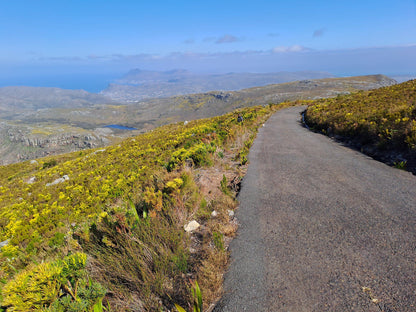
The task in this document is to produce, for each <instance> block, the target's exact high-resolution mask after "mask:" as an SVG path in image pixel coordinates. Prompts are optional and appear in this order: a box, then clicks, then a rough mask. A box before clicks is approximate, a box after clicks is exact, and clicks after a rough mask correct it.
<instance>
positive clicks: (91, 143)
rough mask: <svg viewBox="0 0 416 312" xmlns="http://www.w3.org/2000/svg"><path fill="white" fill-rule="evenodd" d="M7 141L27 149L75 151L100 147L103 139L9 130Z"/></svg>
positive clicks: (67, 134) (88, 136)
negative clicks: (64, 147) (33, 133)
mask: <svg viewBox="0 0 416 312" xmlns="http://www.w3.org/2000/svg"><path fill="white" fill-rule="evenodd" d="M7 134H8V139H9V141H10V142H13V143H21V144H22V145H24V146H27V147H39V148H55V147H59V146H72V147H74V148H77V149H84V148H93V147H97V146H101V145H102V143H103V139H102V138H100V137H97V136H94V135H91V134H85V135H81V134H75V133H63V134H56V135H48V136H39V135H32V134H28V133H25V132H24V131H22V130H21V129H13V128H11V129H9V130H8V131H7Z"/></svg>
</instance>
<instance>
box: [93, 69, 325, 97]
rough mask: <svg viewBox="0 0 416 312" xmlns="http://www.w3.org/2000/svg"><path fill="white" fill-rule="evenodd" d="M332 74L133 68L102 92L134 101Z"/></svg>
mask: <svg viewBox="0 0 416 312" xmlns="http://www.w3.org/2000/svg"><path fill="white" fill-rule="evenodd" d="M330 77H333V76H332V75H331V74H329V73H323V72H307V71H303V72H278V73H264V74H262V73H228V74H215V75H214V74H196V73H192V72H189V71H186V70H170V71H164V72H158V71H147V70H140V69H133V70H131V71H129V72H128V73H127V74H126V75H125V76H124V77H122V78H121V79H119V80H118V81H116V82H115V83H112V84H110V85H109V86H108V87H107V88H106V89H105V90H103V91H102V92H101V94H103V95H106V96H108V97H110V98H112V99H114V100H117V101H123V102H125V101H127V102H135V101H140V100H144V99H148V98H162V97H171V96H177V95H184V94H190V93H202V92H208V91H212V90H218V91H231V90H240V89H245V88H251V87H256V86H264V85H268V84H276V83H285V82H291V81H298V80H305V79H321V78H330Z"/></svg>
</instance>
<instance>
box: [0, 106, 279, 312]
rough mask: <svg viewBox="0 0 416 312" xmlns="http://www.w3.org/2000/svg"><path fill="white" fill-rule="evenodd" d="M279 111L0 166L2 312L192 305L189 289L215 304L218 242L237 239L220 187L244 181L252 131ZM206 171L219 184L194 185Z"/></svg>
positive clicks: (222, 261) (221, 262)
mask: <svg viewBox="0 0 416 312" xmlns="http://www.w3.org/2000/svg"><path fill="white" fill-rule="evenodd" d="M279 107H281V106H279ZM276 109H277V106H268V107H265V108H264V107H254V108H247V109H243V110H239V111H238V112H233V113H229V114H227V115H224V116H221V117H215V118H211V119H204V120H196V121H192V122H189V123H188V124H184V123H177V124H172V125H168V126H164V127H161V128H158V129H156V130H154V131H152V132H149V133H146V134H143V135H140V136H138V137H135V138H131V139H128V140H125V141H123V142H122V143H120V144H119V145H115V146H110V147H107V148H105V149H101V150H97V149H96V150H88V151H81V152H75V153H72V154H65V155H61V156H54V157H53V158H45V159H41V160H39V161H32V162H24V163H20V164H14V165H9V166H4V167H2V168H1V170H0V242H1V243H2V244H1V245H0V246H2V247H1V251H0V279H1V284H0V310H1V309H3V311H38V310H39V311H103V310H105V309H107V310H109V309H112V310H114V311H132V310H134V311H137V310H144V311H156V310H166V309H174V304H175V303H176V304H179V305H181V306H183V307H190V306H192V303H191V302H192V298H191V295H190V293H191V292H190V289H191V285H193V283H194V281H196V280H197V281H198V282H199V285H200V287H201V290H202V292H203V294H204V302H207V303H209V302H212V301H213V300H214V299H215V297H216V296H218V294H219V291H220V285H221V282H222V271H223V270H224V268H225V265H226V261H227V258H228V254H227V251H226V248H225V245H224V241H225V238H226V237H230V236H232V235H233V233H234V231H235V225H233V224H231V223H230V217H229V212H228V210H229V209H234V207H235V203H234V199H233V198H234V196H230V194H229V192H231V191H227V192H225V193H223V192H221V189H226V185H223V184H224V183H225V182H222V183H220V182H221V181H220V180H221V177H223V174H225V175H227V174H230V172H231V174H234V175H242V171H241V169H240V168H241V166H242V165H243V164H244V163H246V161H247V160H246V154H247V151H248V148H249V146H250V144H251V142H252V140H253V138H254V135H255V132H256V130H257V128H258V126H259V125H261V124H262V123H263V122H264V121H265V120H266V119H267V118H268V116H269V115H270V114H271V113H272V112H273V111H275V110H276ZM238 114H241V115H242V116H243V117H244V122H243V123H239V122H237V116H238ZM219 155H221V157H220V156H219ZM213 166H215V168H216V171H219V172H220V175H219V176H220V178H219V180H218V183H217V184H216V185H211V184H208V185H202V182H201V181H202V180H203V179H202V178H203V174H204V172H206V171H209V170H210V168H213ZM224 177H225V176H224ZM225 181H227V180H226V179H225ZM216 191H218V192H217V193H215V192H216ZM214 193H215V194H216V195H215V196H211V195H210V194H214ZM231 195H232V194H231ZM214 210H215V217H214V216H213V211H214ZM190 220H197V221H198V222H199V223H200V224H202V226H201V228H200V229H198V230H196V231H195V233H186V232H185V231H184V225H186V224H187V223H188V222H189V221H190ZM104 307H107V308H104Z"/></svg>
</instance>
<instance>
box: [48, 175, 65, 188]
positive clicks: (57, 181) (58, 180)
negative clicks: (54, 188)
mask: <svg viewBox="0 0 416 312" xmlns="http://www.w3.org/2000/svg"><path fill="white" fill-rule="evenodd" d="M68 180H69V177H68V176H67V175H64V176H62V178H58V179H56V180H55V181H53V182H51V183H46V186H51V185H55V184H59V183H62V182H65V181H68Z"/></svg>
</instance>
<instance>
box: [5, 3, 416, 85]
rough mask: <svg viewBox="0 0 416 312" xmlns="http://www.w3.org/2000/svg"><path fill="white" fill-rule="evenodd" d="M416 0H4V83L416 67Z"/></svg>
mask: <svg viewBox="0 0 416 312" xmlns="http://www.w3.org/2000/svg"><path fill="white" fill-rule="evenodd" d="M415 29H416V3H415V1H414V0H400V1H395V2H394V3H392V2H391V1H387V0H380V1H349V2H341V1H338V2H337V1H335V2H328V1H314V2H310V1H306V0H294V1H289V2H280V1H271V0H260V1H256V2H244V1H243V2H242V1H234V0H230V1H226V2H224V1H219V0H213V1H210V2H206V3H205V2H196V1H185V0H178V1H175V2H171V1H166V0H165V1H164V0H157V1H152V2H143V1H133V0H122V1H115V0H109V1H106V2H102V1H98V0H89V1H81V0H74V1H71V2H60V1H51V0H42V1H36V2H33V1H29V0H17V1H7V2H3V3H2V4H0V44H1V46H2V49H1V50H0V86H6V85H32V86H55V87H63V88H82V89H86V90H88V91H93V92H97V91H99V90H101V89H103V88H105V87H106V85H107V84H108V83H109V82H111V81H113V80H114V79H117V78H119V77H121V76H122V75H123V74H125V73H126V72H128V71H129V70H131V69H134V68H141V69H145V70H156V71H166V70H171V69H186V70H190V71H192V72H196V73H227V72H260V73H264V72H281V71H290V72H296V71H322V72H329V73H331V74H333V75H335V76H354V75H367V74H385V75H388V76H397V75H409V76H414V75H416V58H415V57H414V56H415V55H416V32H415Z"/></svg>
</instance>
